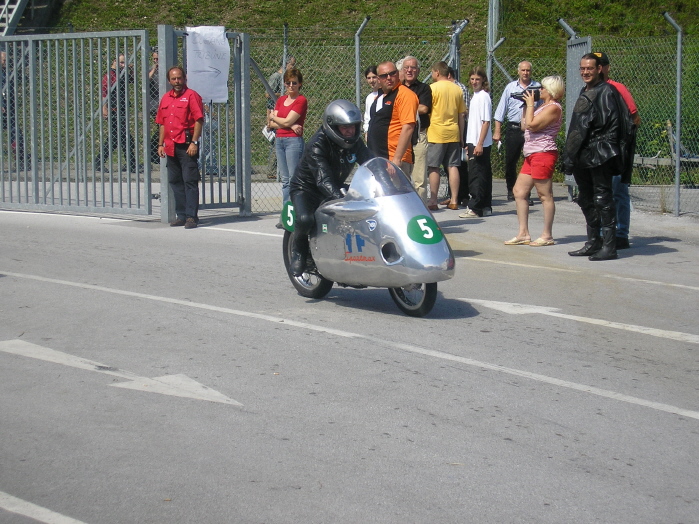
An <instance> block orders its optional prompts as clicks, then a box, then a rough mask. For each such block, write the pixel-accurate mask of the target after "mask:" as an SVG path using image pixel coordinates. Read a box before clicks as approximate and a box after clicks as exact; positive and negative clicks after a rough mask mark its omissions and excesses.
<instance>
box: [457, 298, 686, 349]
mask: <svg viewBox="0 0 699 524" xmlns="http://www.w3.org/2000/svg"><path fill="white" fill-rule="evenodd" d="M457 300H461V301H462V302H468V303H470V304H480V305H481V306H485V307H488V308H491V309H495V310H497V311H502V312H503V313H508V314H510V315H529V314H532V313H538V314H540V315H548V316H550V317H558V318H565V319H566V320H574V321H576V322H585V323H587V324H594V325H596V326H603V327H608V328H613V329H623V330H625V331H632V332H634V333H641V334H643V335H651V336H653V337H659V338H667V339H670V340H676V341H678V342H689V343H691V344H699V335H692V334H691V333H682V332H681V331H668V330H665V329H656V328H650V327H646V326H636V325H634V324H622V323H620V322H612V321H609V320H601V319H598V318H588V317H580V316H578V315H567V314H565V313H558V311H560V309H558V308H555V307H547V306H533V305H529V304H517V303H514V302H496V301H494V300H480V299H477V298H459V299H457Z"/></svg>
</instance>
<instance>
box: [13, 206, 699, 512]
mask: <svg viewBox="0 0 699 524" xmlns="http://www.w3.org/2000/svg"><path fill="white" fill-rule="evenodd" d="M513 210H514V206H513V205H512V204H502V205H500V206H497V207H496V209H495V211H496V213H495V215H493V216H492V217H489V218H486V219H477V220H471V221H466V220H461V219H459V218H457V215H458V212H457V211H439V212H437V213H436V214H435V216H436V218H437V220H438V221H439V222H440V224H441V225H442V228H443V230H444V232H445V233H446V234H447V237H448V238H449V241H450V243H451V245H452V247H453V249H454V251H455V254H456V255H457V267H456V276H455V277H454V279H452V280H450V281H447V282H443V283H440V285H439V290H440V294H439V297H438V299H437V304H436V306H435V308H434V310H433V311H432V313H431V314H430V315H429V316H428V317H426V318H422V319H414V318H409V317H406V316H404V315H403V314H402V313H401V312H400V311H399V310H398V308H397V307H396V306H395V305H394V304H393V302H392V300H391V298H390V296H389V294H388V292H387V291H386V290H384V289H364V290H355V289H342V288H337V287H335V288H333V290H332V291H331V292H330V294H329V295H328V297H327V298H326V299H324V300H319V301H314V300H307V299H303V298H302V297H300V296H299V295H297V294H296V292H295V291H294V289H293V288H292V286H291V284H290V283H289V281H288V279H287V277H286V274H285V273H284V270H283V266H282V257H281V233H280V232H279V231H278V230H276V229H275V228H274V224H275V222H276V217H258V218H252V219H240V218H225V217H211V218H205V219H204V220H203V222H202V225H201V227H199V228H198V229H196V230H189V231H185V230H184V229H182V228H177V229H175V228H170V227H167V226H166V225H163V224H160V223H157V222H153V221H138V220H125V219H110V218H102V219H100V218H94V217H76V216H63V215H52V214H39V213H21V212H0V228H1V230H2V240H1V241H0V297H2V298H1V300H0V522H2V523H3V524H4V523H12V524H15V523H29V522H36V521H38V522H51V523H57V524H67V523H75V522H86V523H105V524H111V523H125V522H139V523H179V522H197V523H329V522H333V523H364V522H382V523H383V522H386V523H394V522H395V523H407V522H410V523H451V522H454V523H456V522H459V523H461V522H467V523H537V524H542V523H564V522H565V523H568V522H571V523H572V522H575V523H581V524H583V523H600V522H602V523H634V524H642V523H659V522H662V523H683V524H688V523H697V522H699V473H697V472H698V471H699V357H698V354H697V351H698V350H699V325H698V323H697V306H698V305H699V300H698V298H697V297H699V294H698V291H699V227H697V226H699V221H698V220H697V219H696V218H693V217H681V218H674V217H662V216H658V215H649V214H641V213H636V212H635V213H634V214H633V216H632V235H633V236H632V249H629V250H626V251H622V252H620V254H621V255H622V256H621V258H620V259H619V260H616V261H609V262H600V263H593V262H589V261H588V260H587V259H580V258H572V257H569V256H568V255H567V254H566V252H567V251H568V250H570V249H574V248H577V247H578V246H579V245H580V244H581V242H582V241H583V233H584V225H583V222H582V217H581V215H580V212H579V210H578V209H577V208H576V207H575V206H574V204H571V203H568V202H565V201H560V202H558V211H557V219H556V223H555V224H554V235H555V237H556V239H557V244H556V245H555V246H550V247H545V248H531V247H526V246H512V247H511V246H504V245H503V241H504V240H506V239H507V238H510V237H511V236H513V235H514V233H516V227H515V217H514V214H513ZM540 221H541V216H540V206H535V207H534V209H533V213H532V218H531V225H532V234H533V235H536V234H537V233H538V232H539V229H538V228H540Z"/></svg>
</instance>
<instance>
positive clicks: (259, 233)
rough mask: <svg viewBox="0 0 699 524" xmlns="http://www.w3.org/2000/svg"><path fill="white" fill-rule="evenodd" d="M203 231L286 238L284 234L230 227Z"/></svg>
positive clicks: (209, 228)
mask: <svg viewBox="0 0 699 524" xmlns="http://www.w3.org/2000/svg"><path fill="white" fill-rule="evenodd" d="M202 229H206V230H207V231H226V232H230V233H243V234H244V235H259V236H263V237H275V238H284V233H282V234H279V233H262V232H260V231H245V230H243V229H231V228H229V227H207V228H202Z"/></svg>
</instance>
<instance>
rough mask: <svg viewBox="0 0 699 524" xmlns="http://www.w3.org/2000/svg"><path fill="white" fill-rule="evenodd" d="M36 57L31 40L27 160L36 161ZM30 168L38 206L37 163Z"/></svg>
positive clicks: (37, 126)
mask: <svg viewBox="0 0 699 524" xmlns="http://www.w3.org/2000/svg"><path fill="white" fill-rule="evenodd" d="M37 56H38V53H37V42H36V41H34V40H31V41H30V42H29V55H28V58H29V95H30V99H31V102H30V104H29V121H30V122H31V126H30V128H29V131H30V134H31V139H30V141H29V147H30V150H31V156H30V157H29V159H37V158H39V154H38V152H39V136H38V129H39V125H38V113H37V94H36V91H37V90H36V83H37V71H36V57H37ZM22 161H23V162H25V159H22ZM31 164H32V166H31V169H30V171H31V177H32V186H33V192H34V203H35V204H38V203H39V176H38V174H39V172H38V169H37V165H36V164H37V162H36V160H34V161H33V162H32V163H31Z"/></svg>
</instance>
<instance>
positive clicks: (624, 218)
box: [612, 175, 631, 238]
mask: <svg viewBox="0 0 699 524" xmlns="http://www.w3.org/2000/svg"><path fill="white" fill-rule="evenodd" d="M612 193H613V195H614V205H615V206H616V236H618V237H621V238H629V224H630V223H631V197H630V196H629V185H628V184H624V183H622V182H621V175H616V176H615V177H614V178H612Z"/></svg>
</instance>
